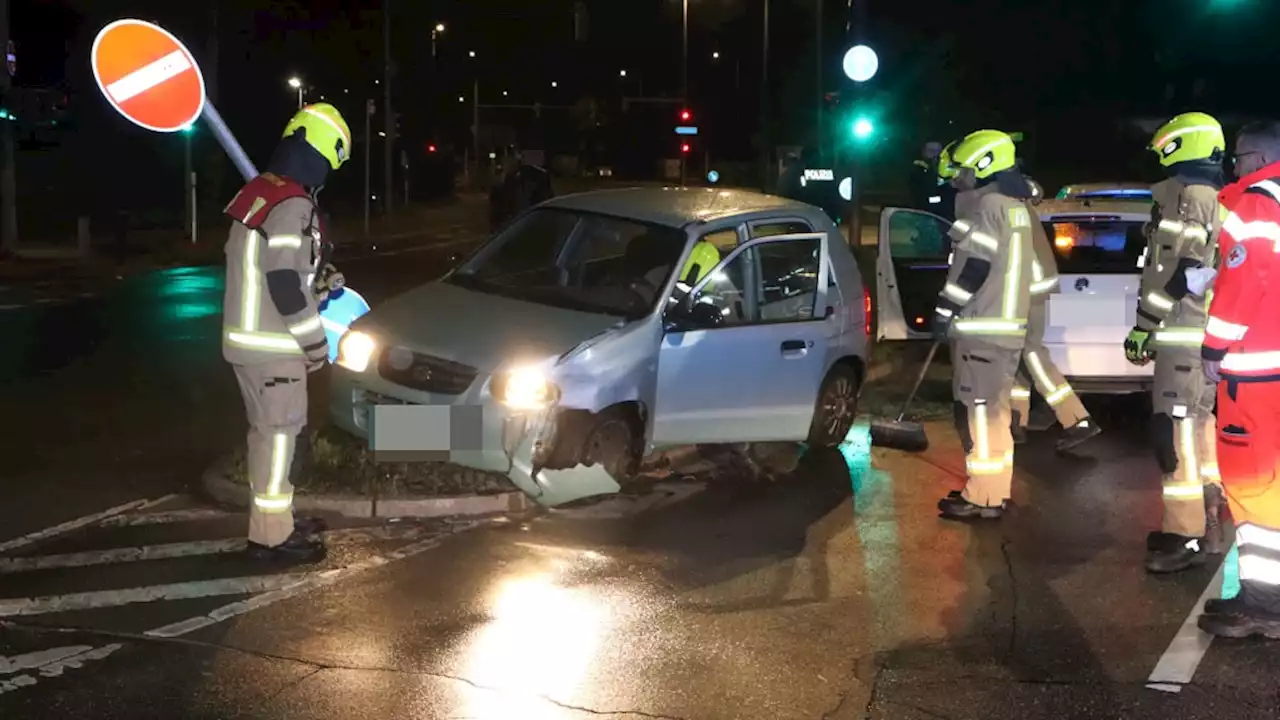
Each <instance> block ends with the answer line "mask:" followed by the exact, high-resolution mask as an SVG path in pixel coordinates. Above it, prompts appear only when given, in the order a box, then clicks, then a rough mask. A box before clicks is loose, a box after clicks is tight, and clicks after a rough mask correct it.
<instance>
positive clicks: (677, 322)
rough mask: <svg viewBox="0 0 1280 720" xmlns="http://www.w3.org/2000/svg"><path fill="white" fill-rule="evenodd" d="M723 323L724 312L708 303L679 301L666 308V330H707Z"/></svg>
mask: <svg viewBox="0 0 1280 720" xmlns="http://www.w3.org/2000/svg"><path fill="white" fill-rule="evenodd" d="M723 324H724V313H722V312H721V311H720V308H718V307H716V306H715V305H712V304H710V303H700V302H695V303H690V302H688V301H687V300H684V301H681V302H679V303H677V304H675V305H673V306H672V307H671V309H669V310H667V315H666V326H665V328H664V329H665V330H666V331H667V332H688V331H690V330H707V329H709V328H714V327H719V326H721V325H723Z"/></svg>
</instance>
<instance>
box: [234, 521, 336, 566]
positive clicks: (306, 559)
mask: <svg viewBox="0 0 1280 720" xmlns="http://www.w3.org/2000/svg"><path fill="white" fill-rule="evenodd" d="M247 552H248V554H249V558H250V559H251V560H257V561H259V562H271V563H282V564H290V565H293V564H305V563H315V562H320V561H321V560H323V559H324V558H325V555H326V554H327V553H328V551H327V550H326V549H325V546H324V541H323V540H313V539H311V538H310V537H308V536H307V535H306V534H304V533H301V532H298V530H296V529H295V530H294V531H293V534H291V535H290V536H289V537H288V538H286V539H285V541H284V542H282V543H280V544H279V545H276V546H275V547H268V546H266V545H259V544H258V543H256V542H250V543H249V547H248V550H247Z"/></svg>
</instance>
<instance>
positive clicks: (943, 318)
mask: <svg viewBox="0 0 1280 720" xmlns="http://www.w3.org/2000/svg"><path fill="white" fill-rule="evenodd" d="M953 318H954V316H953V315H943V314H942V313H934V314H933V339H934V342H940V343H945V342H947V340H948V339H949V337H948V335H949V333H950V332H951V320H952V319H953Z"/></svg>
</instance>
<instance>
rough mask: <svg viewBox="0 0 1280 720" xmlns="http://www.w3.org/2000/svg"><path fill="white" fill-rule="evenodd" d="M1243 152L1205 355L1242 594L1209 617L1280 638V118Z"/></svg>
mask: <svg viewBox="0 0 1280 720" xmlns="http://www.w3.org/2000/svg"><path fill="white" fill-rule="evenodd" d="M1234 160H1235V165H1236V174H1237V176H1239V178H1240V179H1239V181H1238V182H1236V183H1234V184H1232V185H1230V186H1228V187H1227V188H1226V189H1224V190H1223V191H1222V193H1221V195H1220V196H1219V199H1220V200H1221V202H1222V205H1223V206H1224V208H1225V209H1226V210H1227V211H1228V214H1227V216H1226V219H1225V220H1224V221H1223V223H1222V228H1221V234H1220V235H1219V237H1218V242H1219V248H1220V251H1221V256H1222V262H1221V265H1220V267H1219V269H1218V273H1219V274H1218V276H1217V278H1216V279H1215V280H1214V281H1213V298H1212V303H1211V304H1210V314H1209V319H1208V323H1207V324H1206V326H1205V338H1204V345H1203V346H1202V347H1201V348H1200V357H1201V358H1202V359H1203V361H1204V364H1203V367H1204V373H1205V376H1206V377H1207V378H1208V379H1209V380H1210V382H1213V383H1216V384H1217V398H1218V456H1219V460H1220V462H1221V464H1222V483H1223V486H1224V487H1225V490H1226V497H1227V502H1228V504H1229V505H1230V507H1231V515H1232V518H1233V519H1234V520H1235V523H1236V542H1237V543H1238V545H1239V548H1240V594H1239V595H1237V596H1236V597H1234V598H1230V599H1227V600H1209V601H1208V602H1206V603H1205V608H1204V610H1205V614H1204V615H1201V616H1200V620H1199V625H1200V628H1201V629H1202V630H1204V631H1205V632H1208V633H1211V634H1213V635H1218V636H1221V637H1248V636H1251V635H1260V636H1264V637H1267V638H1270V639H1272V640H1280V482H1278V481H1277V477H1276V473H1277V466H1278V464H1280V313H1277V312H1276V307H1277V306H1280V255H1278V253H1277V250H1278V248H1280V245H1278V243H1280V122H1260V123H1254V124H1251V125H1248V126H1246V127H1245V128H1243V129H1242V130H1241V131H1240V133H1239V135H1238V136H1237V138H1236V151H1235V157H1234ZM1158 358H1159V356H1157V362H1159V359H1158Z"/></svg>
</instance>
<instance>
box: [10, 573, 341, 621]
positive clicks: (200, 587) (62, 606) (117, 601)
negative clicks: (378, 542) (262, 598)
mask: <svg viewBox="0 0 1280 720" xmlns="http://www.w3.org/2000/svg"><path fill="white" fill-rule="evenodd" d="M328 572H335V571H333V570H330V571H328ZM319 574H320V575H323V574H324V573H319ZM316 575H317V573H290V574H284V575H252V576H249V577H238V578H223V579H220V580H197V581H195V582H184V583H172V584H168V585H149V586H147V587H136V588H128V589H125V590H95V591H92V592H83V593H68V594H66V595H50V596H46V597H34V598H15V599H11V600H0V617H15V616H20V615H47V614H49V613H57V612H69V611H72V610H93V609H95V608H106V607H119V606H121V605H132V604H134V603H146V602H155V601H157V600H191V599H193V598H204V597H216V596H218V595H243V594H247V593H270V592H271V591H277V590H281V589H286V588H290V587H293V586H296V585H299V584H300V583H304V582H306V581H307V579H308V578H312V577H315V576H316ZM250 599H252V598H250Z"/></svg>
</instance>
